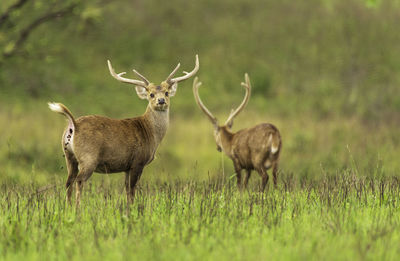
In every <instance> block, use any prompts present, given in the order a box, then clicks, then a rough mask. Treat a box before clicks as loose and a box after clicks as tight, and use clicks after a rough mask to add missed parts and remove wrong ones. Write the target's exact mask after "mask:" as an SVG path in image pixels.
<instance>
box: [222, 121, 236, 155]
mask: <svg viewBox="0 0 400 261" xmlns="http://www.w3.org/2000/svg"><path fill="white" fill-rule="evenodd" d="M232 138H233V133H232V132H231V131H230V130H228V129H227V128H226V127H222V128H221V130H220V139H221V147H222V150H223V151H224V152H225V153H226V155H227V156H228V157H232Z"/></svg>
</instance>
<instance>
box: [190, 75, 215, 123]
mask: <svg viewBox="0 0 400 261" xmlns="http://www.w3.org/2000/svg"><path fill="white" fill-rule="evenodd" d="M200 85H201V82H198V78H197V77H196V78H194V81H193V94H194V99H195V100H196V103H197V105H198V106H199V107H200V109H201V110H202V111H203V112H204V113H205V114H206V115H207V117H208V118H209V119H210V121H211V123H212V124H214V125H217V123H218V120H217V118H215V117H214V115H212V113H211V112H210V111H209V110H208V109H207V108H206V106H204V104H203V102H202V101H201V99H200V96H199V87H200Z"/></svg>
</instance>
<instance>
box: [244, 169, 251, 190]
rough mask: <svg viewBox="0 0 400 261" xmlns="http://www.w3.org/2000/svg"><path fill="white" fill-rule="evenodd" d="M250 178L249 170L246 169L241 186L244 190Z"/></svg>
mask: <svg viewBox="0 0 400 261" xmlns="http://www.w3.org/2000/svg"><path fill="white" fill-rule="evenodd" d="M250 176H251V170H249V169H246V176H245V178H244V184H243V185H244V188H246V189H247V184H248V183H249V179H250Z"/></svg>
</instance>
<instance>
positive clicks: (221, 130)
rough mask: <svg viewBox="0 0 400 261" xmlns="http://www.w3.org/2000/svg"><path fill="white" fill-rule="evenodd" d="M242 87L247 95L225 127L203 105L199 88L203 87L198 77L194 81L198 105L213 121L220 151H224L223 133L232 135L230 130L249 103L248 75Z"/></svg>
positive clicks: (249, 86) (194, 91) (249, 87)
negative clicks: (234, 120)
mask: <svg viewBox="0 0 400 261" xmlns="http://www.w3.org/2000/svg"><path fill="white" fill-rule="evenodd" d="M241 85H242V86H243V87H244V88H245V90H246V93H245V96H244V99H243V101H242V103H241V104H240V105H239V107H237V108H236V110H233V109H232V111H231V113H230V115H229V117H228V119H227V120H226V121H225V123H224V125H219V124H218V119H217V118H216V117H215V116H214V115H213V114H212V113H211V112H210V111H209V110H208V109H207V107H206V106H205V105H204V104H203V102H202V101H201V99H200V96H199V87H200V86H201V82H199V81H198V78H197V77H196V78H195V79H194V81H193V93H194V98H195V100H196V103H197V105H198V106H199V107H200V109H201V110H202V111H203V112H204V114H205V115H206V116H207V117H208V119H209V120H210V121H211V123H212V125H213V127H214V139H215V142H216V144H217V150H218V151H221V150H222V144H221V143H222V141H221V135H222V134H223V133H227V132H228V133H230V130H231V129H232V126H233V119H234V118H235V117H236V116H237V115H238V114H239V113H240V112H241V111H242V110H243V109H244V108H245V107H246V105H247V103H248V101H249V98H250V92H251V85H250V79H249V76H248V74H247V73H246V74H245V82H242V83H241Z"/></svg>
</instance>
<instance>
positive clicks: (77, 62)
mask: <svg viewBox="0 0 400 261" xmlns="http://www.w3.org/2000/svg"><path fill="white" fill-rule="evenodd" d="M14 2H15V1H14V0H7V1H5V2H4V3H3V2H2V8H3V9H4V7H6V6H9V5H10V4H11V3H14ZM36 2H41V1H35V3H36ZM86 2H87V4H85V5H82V8H84V12H83V13H84V14H85V15H86V16H87V15H89V17H84V16H85V15H84V16H82V17H77V16H79V15H78V13H79V12H78V13H77V14H76V15H77V16H71V17H70V18H68V19H67V18H66V19H58V20H57V21H56V22H54V23H48V24H44V25H43V26H41V27H40V28H38V30H37V31H36V32H35V33H33V34H32V35H31V36H30V38H29V41H28V42H27V45H26V46H25V48H24V50H23V51H22V52H21V53H20V54H19V55H17V56H16V57H14V58H10V59H7V60H2V61H0V66H1V69H0V166H1V168H0V260H15V259H18V260H20V259H22V258H24V259H27V260H31V259H33V260H35V259H41V260H42V259H68V260H71V259H73V260H80V259H88V260H98V259H119V260H131V259H154V260H170V259H177V260H204V259H208V260H210V259H212V260H215V259H221V260H252V259H257V260H259V259H268V258H269V259H282V260H285V259H296V260H297V259H304V260H308V259H311V260H317V259H318V260H320V259H335V260H337V259H341V260H343V259H346V260H348V259H359V260H366V259H367V260H372V259H373V260H375V259H385V260H386V259H387V260H397V259H399V258H398V257H399V254H400V253H399V250H398V242H399V241H400V237H399V236H400V232H399V231H400V230H399V217H400V215H399V210H398V209H399V188H400V186H399V185H400V184H399V178H398V177H399V170H400V161H399V160H398V159H399V157H400V138H399V137H400V136H399V135H398V133H399V127H400V121H399V112H400V93H399V88H398V86H399V85H400V76H399V73H398V71H399V69H400V49H399V44H398V43H399V42H400V33H399V32H400V31H399V30H398V21H399V13H400V5H399V3H398V2H399V1H370V0H368V1H362V0H351V1H347V0H338V1H336V0H335V1H332V0H326V1H312V0H311V1H296V2H294V1H288V0H286V1H285V0H284V1H262V0H259V1H252V2H251V3H250V2H249V1H243V0H219V1H207V0H204V1H192V2H188V1H183V0H171V1H169V2H165V3H160V2H159V1H154V0H153V1H152V0H149V1H147V0H146V1H135V2H134V3H133V2H132V1H128V0H123V1H118V2H115V1H114V2H112V1H111V2H110V1H108V2H109V3H103V1H97V0H94V1H86ZM32 4H34V3H32ZM121 6H123V8H121ZM44 7H45V8H48V7H47V6H44ZM39 11H40V10H39ZM39 11H38V9H35V8H31V6H29V5H27V6H26V7H25V9H24V10H21V12H18V13H16V14H15V16H13V17H11V19H12V21H11V22H12V23H19V22H20V21H22V22H23V23H26V22H27V21H28V20H29V17H37V16H38V15H40V12H39ZM90 16H92V17H90ZM21 25H23V24H21ZM10 28H11V27H10ZM10 28H8V27H7V26H3V27H2V31H1V32H0V42H1V43H0V45H1V46H0V49H2V50H3V49H4V45H3V43H4V41H5V39H6V40H7V37H6V36H7V35H10V34H12V33H13V32H11V31H10V30H11V29H10ZM194 28H195V30H194ZM66 43H68V44H66ZM196 53H198V54H199V56H200V66H201V67H200V71H199V73H198V76H199V77H200V79H201V81H202V82H203V87H202V88H201V90H200V95H201V97H202V98H203V100H204V102H205V104H206V105H207V107H209V108H210V110H211V111H212V112H213V113H214V114H215V116H217V117H218V119H219V120H220V121H221V122H223V121H224V120H225V119H226V117H227V115H228V114H229V111H230V109H231V108H233V107H235V106H237V105H238V104H239V103H240V101H241V99H242V97H243V90H242V88H241V87H240V81H242V80H243V75H244V73H245V72H248V73H249V75H250V79H251V81H252V97H251V99H250V102H249V105H248V106H247V108H246V109H245V111H243V112H242V113H241V115H239V116H238V118H237V119H235V124H234V130H239V129H241V128H246V127H250V126H253V125H255V124H257V123H260V122H271V123H273V124H274V125H276V126H277V127H278V128H279V130H280V132H281V134H282V138H283V149H282V154H281V164H280V170H281V173H282V175H281V177H280V183H279V188H278V190H274V189H269V191H268V192H266V193H265V194H260V193H259V192H258V189H257V184H258V182H259V177H258V175H257V174H256V173H254V174H253V177H252V178H251V181H250V182H251V184H250V185H251V186H250V189H249V191H248V192H247V191H246V192H244V193H239V192H238V191H237V190H236V188H235V187H234V186H233V184H232V183H234V177H233V168H232V163H231V161H230V160H229V159H228V158H227V157H225V156H223V155H222V154H218V152H217V151H216V149H215V142H214V140H213V137H212V127H211V125H210V123H209V122H208V121H207V119H206V118H205V116H204V115H203V114H202V113H201V112H200V110H199V109H198V108H197V106H196V105H195V103H194V99H193V93H192V90H191V81H190V80H189V81H187V82H183V83H182V84H180V86H179V89H178V93H177V95H176V97H174V98H173V99H172V103H171V122H170V127H169V129H168V132H167V135H166V137H165V139H164V140H163V142H162V144H161V145H160V147H159V149H158V151H157V153H156V160H154V162H152V163H151V164H150V165H149V166H146V168H145V169H144V173H143V177H142V179H141V181H140V182H139V186H140V189H139V192H138V195H137V200H136V201H135V203H134V205H133V206H132V207H131V208H130V210H129V211H128V210H127V208H126V202H125V196H124V195H125V194H124V193H125V192H124V189H123V185H122V183H123V175H110V176H101V175H93V177H92V178H91V179H90V181H89V184H88V185H87V186H86V187H85V190H84V191H85V192H84V193H85V194H84V195H83V207H82V208H81V209H80V210H79V211H75V209H74V208H70V207H67V206H65V201H64V197H65V195H64V194H65V193H64V189H63V184H64V182H65V178H66V170H65V162H64V159H63V157H62V149H61V146H60V136H61V134H62V130H63V128H64V127H65V120H64V119H63V118H62V117H61V116H59V115H56V114H54V113H52V112H50V111H49V110H48V109H47V105H46V103H47V102H48V101H57V102H62V103H64V104H65V105H67V106H68V108H69V109H71V111H72V112H73V114H74V115H75V116H82V115H88V114H100V115H107V116H109V117H112V118H126V117H133V116H137V115H140V114H141V113H143V112H144V110H145V107H146V102H145V101H141V100H139V99H138V98H137V96H136V94H135V93H134V91H133V90H132V88H131V87H128V86H127V85H123V84H120V83H118V82H116V81H115V80H114V79H113V78H112V77H111V76H110V75H109V73H108V71H107V66H106V60H107V59H111V61H112V63H113V65H114V67H115V69H116V70H117V71H118V72H120V71H128V77H133V75H132V72H130V70H131V69H133V68H135V69H137V70H139V71H140V72H141V73H143V74H144V75H145V76H146V77H148V78H149V79H150V80H151V81H154V82H156V83H158V82H160V81H161V80H163V79H165V77H166V76H167V75H168V73H169V72H170V71H171V70H172V69H173V68H174V66H175V65H176V64H177V63H178V62H181V63H182V68H181V69H182V70H189V69H191V68H193V62H194V55H195V54H196ZM21 68H23V70H22V69H21ZM222 177H224V179H223V180H221V179H222ZM53 184H56V186H54V187H53Z"/></svg>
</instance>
